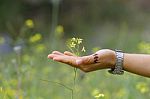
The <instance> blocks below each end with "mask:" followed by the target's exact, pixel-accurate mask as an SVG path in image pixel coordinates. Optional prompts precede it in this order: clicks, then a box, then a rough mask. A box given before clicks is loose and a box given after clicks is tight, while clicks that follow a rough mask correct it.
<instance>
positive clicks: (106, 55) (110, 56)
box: [100, 49, 116, 68]
mask: <svg viewBox="0 0 150 99" xmlns="http://www.w3.org/2000/svg"><path fill="white" fill-rule="evenodd" d="M100 56H101V62H102V64H103V65H104V66H105V67H104V68H114V67H115V64H116V54H115V51H113V50H110V49H103V50H101V55H100Z"/></svg>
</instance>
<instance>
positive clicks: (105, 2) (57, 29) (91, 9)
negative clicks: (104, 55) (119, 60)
mask: <svg viewBox="0 0 150 99" xmlns="http://www.w3.org/2000/svg"><path fill="white" fill-rule="evenodd" d="M149 5H150V1H149V0H0V99H71V91H70V90H68V89H67V88H65V87H63V86H62V85H60V84H57V83H55V82H59V83H61V84H63V85H65V86H68V87H69V88H73V89H74V94H73V99H149V97H150V79H149V78H144V77H141V76H137V75H135V74H131V73H127V72H126V73H125V74H124V75H123V76H114V75H110V74H108V73H107V70H100V71H95V72H91V73H88V74H83V73H82V72H81V71H80V70H78V74H77V78H76V84H75V86H74V84H73V82H74V70H73V68H72V67H70V66H67V65H65V64H62V63H56V62H53V61H51V60H48V59H47V55H48V54H49V53H51V52H52V51H53V50H59V51H61V52H63V51H65V50H69V49H68V48H67V46H66V41H67V39H69V38H72V37H77V38H82V39H83V44H84V46H85V48H86V53H85V54H86V55H88V54H91V53H94V52H95V51H96V50H99V49H103V48H109V49H117V48H118V49H122V50H123V51H124V52H128V53H146V54H150V43H149V42H150V32H149V31H150V6H149ZM74 87H75V88H74Z"/></svg>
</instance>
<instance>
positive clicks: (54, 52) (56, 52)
mask: <svg viewBox="0 0 150 99" xmlns="http://www.w3.org/2000/svg"><path fill="white" fill-rule="evenodd" d="M52 54H57V55H64V54H63V53H61V52H59V51H53V52H52Z"/></svg>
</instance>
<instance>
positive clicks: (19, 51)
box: [13, 45, 22, 54]
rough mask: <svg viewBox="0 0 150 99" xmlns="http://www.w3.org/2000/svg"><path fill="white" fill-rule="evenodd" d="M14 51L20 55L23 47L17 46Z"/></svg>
mask: <svg viewBox="0 0 150 99" xmlns="http://www.w3.org/2000/svg"><path fill="white" fill-rule="evenodd" d="M13 49H14V51H15V52H16V53H17V54H20V53H21V49H22V47H21V46H19V45H18V46H15V47H14V48H13Z"/></svg>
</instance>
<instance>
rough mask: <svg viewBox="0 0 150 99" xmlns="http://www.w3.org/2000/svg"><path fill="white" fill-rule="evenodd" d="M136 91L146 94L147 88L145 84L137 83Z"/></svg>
mask: <svg viewBox="0 0 150 99" xmlns="http://www.w3.org/2000/svg"><path fill="white" fill-rule="evenodd" d="M136 89H137V90H139V91H140V92H141V93H146V92H148V91H149V87H148V85H147V84H146V83H145V82H139V83H137V85H136Z"/></svg>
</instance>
